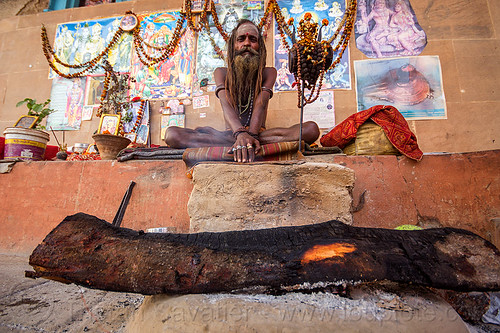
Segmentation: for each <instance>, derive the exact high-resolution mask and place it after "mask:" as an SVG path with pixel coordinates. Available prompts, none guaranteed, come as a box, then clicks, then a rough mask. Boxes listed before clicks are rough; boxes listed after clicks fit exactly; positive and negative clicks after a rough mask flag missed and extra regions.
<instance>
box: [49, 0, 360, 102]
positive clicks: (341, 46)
mask: <svg viewBox="0 0 500 333" xmlns="http://www.w3.org/2000/svg"><path fill="white" fill-rule="evenodd" d="M191 6H192V0H185V1H184V11H183V12H181V14H180V18H179V19H178V20H177V23H176V27H175V29H174V33H173V37H172V39H171V40H170V41H169V43H168V44H167V45H164V46H156V45H151V44H149V43H147V42H146V41H145V40H144V39H143V38H142V37H141V35H142V33H141V28H140V24H136V25H135V27H133V29H132V28H131V31H129V30H127V31H125V30H123V29H122V28H121V27H119V28H118V30H117V31H116V32H115V33H114V35H113V37H112V39H111V41H110V42H109V44H108V45H107V46H106V47H105V48H104V49H103V50H102V51H101V53H99V54H98V55H97V56H96V57H95V58H93V59H91V60H89V61H87V62H84V63H81V64H68V63H65V62H63V61H62V60H61V59H59V58H58V56H57V55H56V53H55V52H54V50H53V49H52V47H51V45H50V42H49V39H48V36H47V30H46V28H45V26H43V25H42V31H41V39H42V49H43V53H44V55H45V57H46V59H47V61H48V63H49V66H50V67H51V68H52V70H53V71H54V72H55V73H57V74H58V75H59V76H62V77H65V78H68V79H70V78H74V77H78V76H83V75H85V74H86V73H88V72H91V71H94V70H95V69H96V68H97V67H98V66H100V63H101V61H102V60H103V59H104V58H105V57H107V55H108V54H109V52H110V50H111V49H113V48H114V47H115V46H116V44H117V43H118V41H119V40H120V38H121V36H122V34H123V33H131V34H132V36H133V42H134V48H135V51H136V54H137V56H138V58H139V60H140V61H141V63H143V64H144V65H145V66H148V67H150V66H154V65H156V64H158V63H159V62H162V61H165V60H166V59H168V58H169V57H170V56H172V55H173V54H174V53H175V51H176V50H177V48H178V46H179V42H180V39H181V37H182V35H183V34H184V33H185V29H186V28H189V29H191V30H193V31H194V32H201V31H202V30H205V31H206V33H207V34H208V36H209V39H210V42H211V44H212V46H213V48H214V50H215V51H216V53H217V54H218V55H219V57H221V58H224V54H223V52H222V50H221V49H220V48H219V47H218V46H217V44H216V42H215V40H214V38H213V36H212V35H211V32H210V26H209V21H208V14H211V15H212V19H213V22H214V25H215V27H216V28H217V30H218V32H219V33H220V35H221V36H222V38H223V39H224V41H225V42H227V41H228V40H229V35H228V34H227V33H226V32H225V31H224V29H223V27H222V25H221V24H220V21H219V18H218V16H217V11H216V7H215V3H214V0H204V4H203V10H202V11H201V15H200V19H199V22H198V25H196V22H195V18H194V17H193V13H192V9H191ZM356 9H357V0H349V3H348V5H347V7H346V11H345V14H344V16H343V18H342V20H341V22H340V24H339V26H338V28H337V30H336V31H335V33H334V34H333V36H332V37H331V38H330V39H328V41H322V42H320V43H321V45H322V48H323V49H324V50H323V52H322V59H323V60H319V59H313V61H315V62H316V63H314V62H313V64H314V65H315V66H314V67H315V68H316V69H317V68H318V66H317V65H318V64H320V70H319V75H313V77H317V78H318V79H319V85H318V84H317V82H314V84H313V83H312V82H311V81H312V79H311V78H310V79H307V78H306V81H304V84H305V87H306V88H308V89H310V90H311V95H310V97H308V98H304V100H305V102H306V103H312V102H313V101H315V100H316V98H317V97H318V96H319V92H320V89H321V85H322V82H323V78H324V75H325V72H326V70H328V69H334V68H335V66H336V65H338V64H339V63H340V60H341V58H342V55H343V53H344V51H345V49H346V48H347V46H348V43H349V40H350V35H351V32H352V29H353V26H354V21H355V19H356ZM273 14H274V19H275V21H276V24H277V29H278V31H279V33H280V37H281V42H282V44H283V46H284V47H285V49H286V50H288V51H289V52H290V51H291V50H294V49H295V52H297V51H299V46H300V47H302V48H304V49H305V48H308V45H309V44H310V43H311V39H310V38H309V39H307V38H306V39H305V40H304V41H303V42H302V44H301V43H300V42H299V43H295V37H294V31H291V30H290V29H289V26H291V27H293V19H290V20H289V21H288V22H285V18H284V17H283V14H282V12H281V8H280V7H279V5H278V3H277V0H269V2H268V3H267V6H266V8H265V12H264V15H263V17H262V18H261V20H260V22H259V24H258V27H259V28H260V29H262V28H265V29H266V30H267V28H268V25H269V24H270V18H271V17H272V15H273ZM126 15H133V16H134V17H135V18H136V20H137V22H138V23H139V19H138V18H137V16H136V15H135V14H134V13H133V12H131V11H128V12H127V13H126ZM186 21H187V24H186V27H184V23H185V22H186ZM324 21H325V20H324ZM326 22H328V21H326ZM322 23H323V25H324V22H322ZM326 24H328V23H326ZM339 35H340V38H339V40H338V42H336V45H334V46H333V54H336V57H335V60H334V61H332V63H331V65H330V66H328V68H327V67H326V65H325V61H324V59H325V57H326V56H327V54H326V53H327V52H326V51H325V50H326V49H327V47H329V45H330V44H332V43H333V42H334V41H335V40H336V39H337V37H338V36H339ZM287 36H288V37H289V38H290V39H291V40H292V42H293V43H295V44H294V45H293V47H292V48H290V46H289V44H288V41H287V40H286V37H287ZM146 48H147V50H146ZM309 48H310V47H309ZM315 48H316V49H317V48H318V47H315ZM149 50H153V51H154V52H156V53H157V52H158V51H160V55H158V56H151V55H150V54H149V52H148V51H149ZM315 52H316V53H321V52H318V51H317V50H316V51H315ZM300 53H302V52H297V55H298V56H297V62H298V63H297V69H296V72H297V73H295V74H296V75H297V77H296V79H298V80H297V85H298V88H299V89H298V91H299V95H300V94H301V89H300V88H301V81H302V79H303V78H305V77H303V76H304V74H306V73H305V72H304V71H305V70H306V71H308V70H309V68H305V67H304V66H303V64H304V60H306V61H311V59H308V58H307V57H309V56H311V55H310V54H309V55H305V57H306V59H304V58H301V57H303V56H304V54H300ZM301 62H302V64H301ZM56 64H58V65H60V66H63V67H65V68H67V69H68V71H69V69H70V68H71V69H77V70H78V71H77V72H75V73H72V74H67V73H63V72H62V70H60V69H59V68H58V66H57V65H56ZM306 76H307V75H306ZM106 80H107V81H106ZM106 82H107V83H108V85H109V77H108V76H106V78H105V82H104V83H105V86H106ZM314 92H316V94H315V95H314ZM301 100H302V96H299V104H300V103H301Z"/></svg>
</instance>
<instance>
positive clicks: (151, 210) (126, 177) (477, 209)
mask: <svg viewBox="0 0 500 333" xmlns="http://www.w3.org/2000/svg"><path fill="white" fill-rule="evenodd" d="M314 160H318V159H316V158H315V159H314ZM320 160H321V161H327V162H335V163H339V164H342V165H345V166H347V167H349V168H351V169H353V170H354V171H355V177H356V183H355V186H354V189H353V197H354V206H358V203H359V200H360V199H359V198H360V196H361V194H362V193H363V192H365V196H364V197H365V202H364V204H363V205H362V208H360V210H359V211H357V212H355V213H354V214H353V217H354V225H355V226H364V227H383V228H394V227H396V226H398V225H401V224H418V225H422V226H423V227H430V226H442V227H458V228H463V229H467V230H470V231H473V232H476V233H478V234H479V235H481V236H482V237H484V238H486V239H488V240H490V241H495V232H496V233H497V235H498V230H495V228H494V225H493V223H492V222H491V219H493V218H497V217H500V173H499V172H498V170H499V169H500V150H494V151H485V152H474V153H463V154H444V155H426V156H424V158H423V160H422V161H421V162H414V161H411V160H409V159H407V158H406V157H396V156H339V155H328V156H322V157H320ZM185 171H186V167H185V165H184V163H183V162H182V161H179V160H178V161H128V162H123V163H119V162H113V161H87V162H30V163H17V164H16V165H15V166H14V168H13V170H12V171H11V172H10V173H7V174H0V184H1V186H0V198H1V200H0V252H1V251H7V252H12V251H15V252H19V253H30V252H31V251H32V250H33V249H34V248H35V246H36V245H37V244H38V243H39V242H41V241H42V240H43V238H44V237H45V235H47V234H48V233H49V232H50V231H51V230H52V228H54V227H55V226H56V225H57V224H58V223H59V222H61V221H62V220H63V219H64V218H65V217H66V216H67V215H72V214H74V213H77V212H85V213H88V214H92V215H95V216H97V217H99V218H102V219H105V220H107V221H109V222H111V221H112V220H113V218H114V216H115V214H116V211H117V210H118V207H119V206H120V202H121V200H122V197H123V195H124V194H125V191H126V190H127V188H128V185H129V183H130V181H131V180H133V181H135V182H136V183H137V185H136V186H135V188H134V190H133V193H132V197H131V199H130V203H129V206H128V208H127V211H126V214H125V216H124V219H123V222H122V226H123V227H126V228H131V229H136V230H140V229H142V230H145V229H147V228H153V227H175V228H176V230H177V232H187V231H188V230H189V216H188V214H187V202H188V200H189V195H190V193H191V190H192V184H191V180H190V179H188V178H187V177H186V174H185ZM311 177H314V175H311ZM311 222H323V221H311ZM499 241H500V240H499V239H497V240H496V242H497V243H496V245H497V246H498V247H500V242H499Z"/></svg>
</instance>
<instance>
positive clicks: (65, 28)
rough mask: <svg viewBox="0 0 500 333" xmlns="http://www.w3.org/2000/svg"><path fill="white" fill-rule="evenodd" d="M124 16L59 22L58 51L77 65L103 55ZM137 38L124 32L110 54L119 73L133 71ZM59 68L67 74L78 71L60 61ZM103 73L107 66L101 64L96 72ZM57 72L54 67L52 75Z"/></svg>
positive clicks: (59, 55)
mask: <svg viewBox="0 0 500 333" xmlns="http://www.w3.org/2000/svg"><path fill="white" fill-rule="evenodd" d="M120 19H121V16H120V17H110V18H105V19H99V20H93V21H79V22H72V23H64V24H59V25H57V28H56V37H55V40H54V52H55V54H56V55H57V57H58V58H59V59H60V60H61V61H62V62H64V63H67V64H71V65H76V64H81V63H85V62H87V61H90V60H92V59H94V58H95V57H96V56H97V55H99V54H100V53H101V52H102V51H103V50H104V49H105V48H106V46H107V45H108V44H109V43H110V42H111V39H112V38H113V36H114V34H115V32H116V31H117V30H118V27H119V25H120ZM132 43H133V38H132V35H131V34H130V33H124V34H122V36H121V37H120V39H119V42H118V43H117V44H115V46H114V47H113V48H112V49H111V50H110V51H109V53H108V61H109V63H110V64H111V65H113V68H114V70H115V71H117V72H128V71H129V70H130V57H131V50H132ZM56 67H57V69H58V70H59V71H61V72H62V73H64V74H71V73H75V72H78V69H75V68H68V67H65V66H61V65H59V64H57V63H56ZM98 73H100V74H103V73H104V69H103V68H101V67H98V68H97V69H96V71H95V72H94V74H98ZM56 76H57V74H56V73H55V72H54V71H52V69H51V70H50V73H49V78H54V77H56Z"/></svg>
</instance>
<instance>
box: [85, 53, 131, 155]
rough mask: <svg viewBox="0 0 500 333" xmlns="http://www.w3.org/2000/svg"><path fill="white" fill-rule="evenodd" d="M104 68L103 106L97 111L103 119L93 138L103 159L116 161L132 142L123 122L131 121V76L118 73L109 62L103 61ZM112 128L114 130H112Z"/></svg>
mask: <svg viewBox="0 0 500 333" xmlns="http://www.w3.org/2000/svg"><path fill="white" fill-rule="evenodd" d="M102 67H103V68H104V70H105V71H106V77H105V79H104V90H103V92H102V95H101V104H100V105H99V110H98V111H97V116H98V117H101V121H100V124H99V129H98V130H97V133H96V134H94V135H93V136H92V138H93V139H94V140H95V143H96V145H97V149H98V150H99V154H100V155H101V158H102V159H105V160H113V159H116V156H117V155H118V153H119V152H120V150H122V149H124V148H126V147H127V146H128V145H129V144H130V142H131V141H130V139H128V138H125V137H124V136H123V124H122V122H123V121H129V119H128V117H130V116H129V114H128V112H127V111H128V110H129V109H130V106H131V104H132V102H133V101H129V100H128V89H129V80H130V76H129V75H128V74H123V73H116V72H115V71H114V70H113V66H111V64H110V63H109V62H108V61H107V60H103V65H102ZM105 120H106V121H105ZM113 120H115V123H113ZM108 124H110V125H108ZM110 128H113V129H112V130H110Z"/></svg>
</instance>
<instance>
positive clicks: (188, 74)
mask: <svg viewBox="0 0 500 333" xmlns="http://www.w3.org/2000/svg"><path fill="white" fill-rule="evenodd" d="M139 19H140V21H141V33H142V35H141V37H142V38H143V39H144V41H145V42H146V43H148V44H150V45H154V46H157V47H160V46H166V45H168V43H170V42H171V40H172V39H173V38H174V30H175V26H176V24H177V20H179V19H181V15H180V12H161V13H153V14H148V15H141V16H140V17H139ZM184 31H185V33H184V34H183V35H182V36H181V39H180V41H179V46H178V47H177V51H176V52H175V53H174V54H173V55H171V56H170V57H169V58H167V59H165V60H164V61H162V62H159V63H157V64H155V65H154V66H152V67H147V66H146V65H144V64H143V63H142V62H141V60H140V59H139V57H138V55H137V54H136V52H135V51H134V52H133V56H132V69H131V76H132V77H134V78H135V79H136V81H135V82H134V83H133V84H132V86H131V96H132V97H137V96H138V97H141V98H143V99H150V100H151V99H162V98H172V97H175V98H187V97H190V96H191V89H192V83H193V74H194V73H193V72H194V68H193V66H194V50H195V39H194V34H193V32H192V30H191V29H185V30H184ZM143 46H144V49H145V50H146V52H147V54H149V55H150V56H153V57H158V56H160V55H161V51H159V50H155V49H153V48H151V47H147V46H145V45H143Z"/></svg>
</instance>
